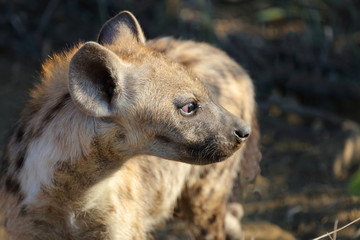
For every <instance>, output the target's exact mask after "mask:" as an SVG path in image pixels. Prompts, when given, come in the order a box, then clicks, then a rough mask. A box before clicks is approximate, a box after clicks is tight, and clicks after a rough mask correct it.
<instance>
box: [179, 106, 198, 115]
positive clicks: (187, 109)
mask: <svg viewBox="0 0 360 240" xmlns="http://www.w3.org/2000/svg"><path fill="white" fill-rule="evenodd" d="M195 109H196V104H195V103H188V104H186V105H184V106H183V107H182V108H181V111H182V112H184V113H188V114H190V113H192V112H193V111H194V110H195Z"/></svg>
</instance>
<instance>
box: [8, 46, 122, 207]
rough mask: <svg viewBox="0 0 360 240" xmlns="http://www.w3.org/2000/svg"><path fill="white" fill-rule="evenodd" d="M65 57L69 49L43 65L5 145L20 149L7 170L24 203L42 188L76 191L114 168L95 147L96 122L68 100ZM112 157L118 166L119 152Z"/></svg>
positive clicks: (96, 120)
mask: <svg viewBox="0 0 360 240" xmlns="http://www.w3.org/2000/svg"><path fill="white" fill-rule="evenodd" d="M70 57H71V52H70V54H69V53H68V54H65V55H63V56H55V57H54V58H53V59H52V61H51V62H47V63H46V64H44V66H43V68H44V71H43V75H42V82H41V83H40V84H39V85H38V86H37V88H36V89H35V90H34V91H33V92H32V93H31V95H32V97H31V99H30V102H29V104H28V107H27V110H26V111H25V112H24V113H23V115H22V118H21V120H20V122H19V125H18V129H17V132H16V133H15V134H14V137H13V139H14V140H13V141H12V143H13V144H11V145H10V148H12V149H10V151H15V150H14V149H16V148H19V147H18V146H21V149H22V150H21V151H22V153H19V154H20V155H23V161H22V163H21V164H18V163H16V160H14V167H13V169H16V171H18V175H19V180H20V182H21V188H22V190H23V192H24V194H25V201H30V202H31V201H34V200H35V201H36V199H37V198H38V197H39V196H41V193H42V192H43V191H44V190H45V191H47V193H48V194H49V193H50V194H51V193H54V192H59V193H60V192H68V195H69V196H71V191H69V189H66V188H69V186H71V188H70V189H72V190H73V191H76V192H77V193H80V192H83V191H86V189H87V188H89V187H91V185H94V184H96V183H97V182H99V181H101V179H104V178H106V176H109V175H110V174H111V173H112V171H113V168H116V167H119V166H112V165H113V164H111V163H109V159H110V158H111V157H114V156H110V155H109V154H108V153H104V152H102V151H100V150H99V149H101V148H103V146H100V144H101V143H100V141H99V137H98V131H99V129H98V123H99V122H100V121H102V120H101V119H96V118H94V117H91V116H88V115H86V114H85V113H83V112H81V111H80V110H79V109H78V108H77V107H76V106H75V104H74V103H73V101H72V100H71V97H70V94H69V91H68V87H67V72H68V64H69V61H70ZM120 158H121V157H120ZM116 160H117V165H119V163H121V159H119V156H117V159H116ZM14 171H15V170H14ZM89 176H91V178H90V177H89ZM39 194H40V195H39ZM72 196H74V195H72Z"/></svg>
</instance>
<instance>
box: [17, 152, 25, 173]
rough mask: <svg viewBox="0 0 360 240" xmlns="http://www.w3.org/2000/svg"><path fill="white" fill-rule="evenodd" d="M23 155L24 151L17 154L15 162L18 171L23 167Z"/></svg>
mask: <svg viewBox="0 0 360 240" xmlns="http://www.w3.org/2000/svg"><path fill="white" fill-rule="evenodd" d="M25 154H26V149H25V150H23V151H21V152H20V153H19V155H18V158H17V160H16V170H20V169H21V168H22V166H23V165H24V161H25Z"/></svg>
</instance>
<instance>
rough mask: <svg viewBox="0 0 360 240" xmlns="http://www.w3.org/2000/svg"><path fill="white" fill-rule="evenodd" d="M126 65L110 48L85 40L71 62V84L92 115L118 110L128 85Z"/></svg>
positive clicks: (73, 93) (78, 100)
mask: <svg viewBox="0 0 360 240" xmlns="http://www.w3.org/2000/svg"><path fill="white" fill-rule="evenodd" d="M125 68H126V67H125V66H124V63H123V62H122V61H121V60H120V59H119V57H117V56H116V55H115V54H114V53H113V52H111V51H110V50H108V49H106V48H105V47H103V46H101V45H100V44H98V43H95V42H87V43H85V44H84V46H82V47H81V48H80V49H79V50H78V51H77V52H76V53H75V55H74V56H73V57H72V59H71V61H70V65H69V75H68V77H69V79H68V80H69V81H68V87H69V91H70V95H71V98H72V99H73V101H74V103H75V104H76V105H77V106H78V107H79V108H80V109H81V110H82V111H84V112H85V113H87V114H88V115H91V116H95V117H107V116H111V115H112V114H114V111H116V109H117V108H116V103H117V102H118V101H117V100H119V99H120V98H121V95H122V94H121V93H122V92H121V91H122V90H123V89H124V88H123V81H124V78H125V77H124V74H125Z"/></svg>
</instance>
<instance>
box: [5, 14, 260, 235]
mask: <svg viewBox="0 0 360 240" xmlns="http://www.w3.org/2000/svg"><path fill="white" fill-rule="evenodd" d="M255 108H256V107H255V101H254V90H253V85H252V83H251V80H250V79H249V77H248V75H247V74H246V73H245V72H244V70H243V69H242V68H241V67H240V66H239V65H238V64H236V63H235V62H234V61H233V60H231V59H230V58H229V57H228V56H227V55H226V54H225V53H223V52H222V51H220V50H218V49H215V48H213V47H211V46H209V45H207V44H204V43H195V42H192V41H177V40H174V39H172V38H160V39H155V40H151V41H146V39H145V37H144V34H143V32H142V29H141V27H140V25H139V23H138V21H137V20H136V19H135V17H134V16H133V15H132V14H131V13H129V12H121V13H120V14H118V15H117V16H115V17H114V18H112V19H110V20H109V21H108V22H106V23H105V25H104V26H103V27H102V29H101V31H100V33H99V35H98V40H97V42H86V43H80V44H79V45H78V46H76V47H74V48H73V49H71V50H69V51H66V52H65V53H63V54H59V55H54V56H53V57H52V58H51V59H49V60H48V61H47V62H45V63H44V65H43V72H42V75H41V82H40V83H39V84H38V85H37V86H36V88H35V89H34V90H33V91H32V92H31V99H30V101H29V103H28V105H27V107H26V108H25V109H24V111H23V113H22V115H21V118H20V120H19V121H18V123H17V125H16V128H15V132H14V134H13V136H12V137H11V138H10V141H9V144H8V145H7V149H6V152H5V154H4V156H3V161H2V174H1V194H2V195H1V202H2V204H1V209H2V214H3V216H2V218H3V223H4V226H5V228H6V230H7V232H8V233H9V236H10V237H11V239H19V240H20V239H21V240H22V239H54V240H56V239H69V240H70V239H71V240H72V239H109V240H110V239H146V238H147V237H149V236H148V234H149V232H151V230H152V229H153V228H154V227H155V226H156V225H157V224H159V223H161V222H162V221H164V219H167V218H169V217H171V216H175V217H178V218H179V219H182V220H185V221H186V222H187V223H189V232H190V234H191V235H192V236H193V238H194V239H225V238H226V237H228V238H230V239H240V238H241V233H240V225H239V220H238V219H235V222H236V223H237V224H238V226H236V227H231V226H230V225H231V224H233V223H234V218H235V217H236V214H230V213H229V212H230V211H229V210H228V208H227V200H228V196H229V194H230V192H231V188H232V181H233V179H234V177H235V176H236V173H237V172H238V170H239V168H240V165H241V169H240V172H241V175H242V177H245V178H248V179H251V178H253V177H254V176H255V175H256V173H257V172H258V161H259V159H260V158H259V156H260V155H259V152H258V146H257V145H258V139H259V131H258V127H257V122H256V117H255ZM169 160H170V161H169ZM211 163H213V164H211ZM237 217H238V218H240V216H237ZM230 223H231V224H230Z"/></svg>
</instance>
